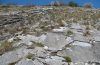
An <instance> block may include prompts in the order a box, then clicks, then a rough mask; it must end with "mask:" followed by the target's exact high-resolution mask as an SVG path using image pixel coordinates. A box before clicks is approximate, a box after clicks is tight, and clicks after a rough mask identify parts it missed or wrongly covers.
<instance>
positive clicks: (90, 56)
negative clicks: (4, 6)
mask: <svg viewBox="0 0 100 65" xmlns="http://www.w3.org/2000/svg"><path fill="white" fill-rule="evenodd" d="M19 8H20V7H19ZM21 8H22V9H21V10H17V11H16V10H13V11H11V10H8V11H7V12H5V11H1V10H0V65H68V64H69V63H70V65H94V64H95V65H100V10H99V9H91V8H90V9H89V8H79V7H77V8H76V7H75V8H71V7H49V6H48V7H30V8H28V10H27V9H25V11H24V8H23V7H21ZM10 9H11V8H10Z"/></svg>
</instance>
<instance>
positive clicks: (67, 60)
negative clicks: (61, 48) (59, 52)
mask: <svg viewBox="0 0 100 65" xmlns="http://www.w3.org/2000/svg"><path fill="white" fill-rule="evenodd" d="M64 58H65V61H66V62H67V63H68V65H70V63H71V62H72V60H71V58H70V57H68V56H66V57H64Z"/></svg>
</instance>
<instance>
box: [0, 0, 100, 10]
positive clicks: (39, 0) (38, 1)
mask: <svg viewBox="0 0 100 65" xmlns="http://www.w3.org/2000/svg"><path fill="white" fill-rule="evenodd" d="M53 1H56V0H0V3H2V4H18V5H30V4H35V5H46V4H48V3H51V2H53ZM60 1H64V3H68V2H69V1H74V2H76V3H78V4H79V5H84V4H85V3H87V2H89V3H91V4H92V6H93V7H95V8H100V0H60Z"/></svg>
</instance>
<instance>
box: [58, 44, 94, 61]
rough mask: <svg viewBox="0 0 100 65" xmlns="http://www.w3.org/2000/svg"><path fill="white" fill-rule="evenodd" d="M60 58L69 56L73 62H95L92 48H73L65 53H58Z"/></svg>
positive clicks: (67, 49) (64, 51)
mask: <svg viewBox="0 0 100 65" xmlns="http://www.w3.org/2000/svg"><path fill="white" fill-rule="evenodd" d="M57 55H59V56H69V57H71V59H72V61H73V62H88V61H94V59H95V56H94V54H93V50H92V48H91V47H82V46H71V47H69V48H66V49H65V50H63V51H58V53H57Z"/></svg>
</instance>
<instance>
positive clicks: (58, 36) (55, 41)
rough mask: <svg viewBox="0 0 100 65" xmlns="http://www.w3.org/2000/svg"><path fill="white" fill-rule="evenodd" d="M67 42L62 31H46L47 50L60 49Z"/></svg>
mask: <svg viewBox="0 0 100 65" xmlns="http://www.w3.org/2000/svg"><path fill="white" fill-rule="evenodd" d="M66 44H68V43H67V41H66V36H64V35H63V34H62V33H59V32H58V33H48V34H47V38H46V43H45V45H46V46H48V48H49V50H52V51H57V50H61V49H62V48H63V47H64V46H65V45H66Z"/></svg>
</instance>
